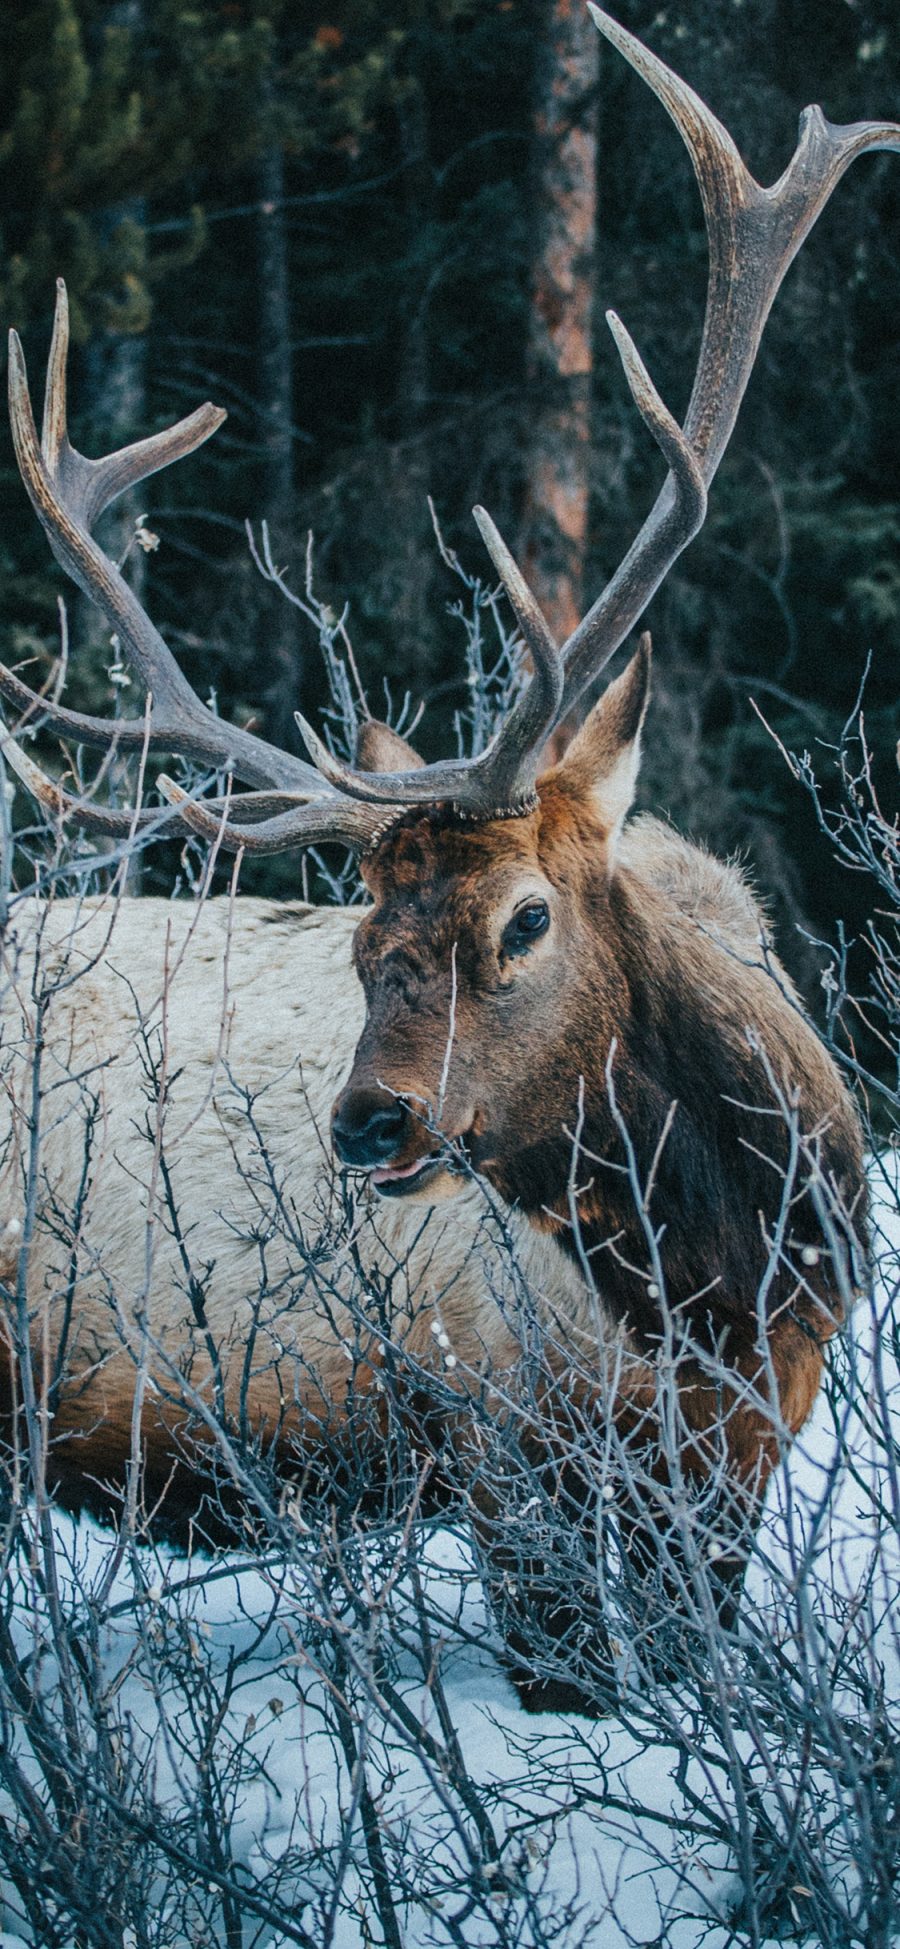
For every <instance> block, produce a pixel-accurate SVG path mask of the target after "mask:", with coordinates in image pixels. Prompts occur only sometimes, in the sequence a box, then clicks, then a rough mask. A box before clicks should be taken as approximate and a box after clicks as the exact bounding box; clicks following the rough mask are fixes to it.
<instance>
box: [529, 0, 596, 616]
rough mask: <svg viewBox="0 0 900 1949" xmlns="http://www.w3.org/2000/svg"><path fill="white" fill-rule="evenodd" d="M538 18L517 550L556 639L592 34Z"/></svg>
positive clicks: (578, 516) (580, 368) (586, 187)
mask: <svg viewBox="0 0 900 1949" xmlns="http://www.w3.org/2000/svg"><path fill="white" fill-rule="evenodd" d="M544 19H545V32H544V35H543V37H542V41H541V46H540V50H539V55H538V70H537V76H536V92H535V123H534V129H535V153H536V176H537V181H536V186H535V209H536V248H535V255H534V260H533V268H532V296H531V325H530V338H529V347H528V380H529V387H528V391H529V400H530V402H531V411H530V415H529V429H528V439H527V447H526V454H525V464H526V498H525V508H524V516H523V536H522V543H523V546H522V555H523V559H524V562H525V566H526V572H527V574H528V577H529V580H530V581H531V583H532V586H533V588H534V591H535V594H536V595H537V598H538V600H539V602H540V603H541V606H542V608H543V609H544V611H545V614H546V615H547V618H548V621H549V622H550V624H551V627H552V628H553V630H554V631H555V632H556V634H557V636H558V637H559V638H560V639H561V640H562V639H564V638H565V637H566V636H567V635H568V634H569V633H570V631H571V630H573V629H574V628H575V625H576V623H578V622H579V621H580V619H581V616H582V614H583V612H584V606H585V605H584V600H583V594H584V592H583V575H584V560H585V552H586V547H587V534H588V491H589V460H590V420H591V372H592V355H591V319H592V310H593V290H594V261H593V260H594V241H595V229H596V209H597V190H596V166H597V133H596V114H597V109H596V97H597V88H596V83H597V66H598V44H599V37H598V34H597V30H596V28H595V27H594V24H593V22H592V20H591V18H590V15H589V13H588V11H587V8H586V7H585V6H584V4H583V0H545V15H544Z"/></svg>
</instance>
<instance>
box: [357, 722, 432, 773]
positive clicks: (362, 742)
mask: <svg viewBox="0 0 900 1949" xmlns="http://www.w3.org/2000/svg"><path fill="white" fill-rule="evenodd" d="M424 763H425V760H424V758H420V757H419V754H418V752H417V751H414V750H413V748H412V745H411V744H407V742H406V739H405V738H401V737H400V735H399V733H398V732H397V731H392V730H391V727H390V725H389V724H382V722H381V720H380V718H377V717H369V718H367V719H366V722H365V724H362V725H360V729H359V735H358V737H357V740H356V769H357V771H418V770H419V768H420V766H421V765H424Z"/></svg>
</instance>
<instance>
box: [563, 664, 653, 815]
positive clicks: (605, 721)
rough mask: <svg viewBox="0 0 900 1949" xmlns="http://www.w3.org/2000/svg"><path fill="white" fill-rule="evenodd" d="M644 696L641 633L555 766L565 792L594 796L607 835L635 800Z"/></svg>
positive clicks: (646, 668)
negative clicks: (626, 661) (628, 658)
mask: <svg viewBox="0 0 900 1949" xmlns="http://www.w3.org/2000/svg"><path fill="white" fill-rule="evenodd" d="M649 696H650V637H649V635H647V634H646V633H645V634H644V635H643V636H642V637H641V640H640V644H639V646H638V649H637V651H636V653H635V655H634V656H633V657H632V659H631V662H630V663H629V664H628V665H627V668H626V669H624V670H623V671H622V675H621V676H620V677H617V678H616V680H615V683H611V684H610V685H609V688H608V689H607V690H605V691H604V693H603V696H602V697H601V698H600V699H599V702H598V703H596V704H595V705H594V708H593V710H592V711H591V712H590V715H589V716H588V717H586V718H585V721H584V723H583V724H582V726H581V729H580V730H579V731H577V732H576V734H575V736H574V738H573V739H572V742H571V744H570V746H569V749H568V751H567V752H566V754H565V756H564V757H563V758H562V760H561V761H560V763H559V764H558V765H557V767H556V774H555V775H556V778H557V780H558V782H559V783H560V784H561V785H563V786H564V787H565V789H566V790H567V791H570V792H573V793H575V794H577V796H578V797H579V798H591V799H592V800H593V803H594V806H595V809H596V810H597V811H598V812H599V814H600V817H601V818H602V820H603V823H604V825H605V826H606V827H607V829H608V831H609V834H610V837H611V838H614V837H615V835H616V834H617V833H618V830H619V827H620V826H621V824H622V821H623V819H624V817H625V814H626V812H627V811H628V809H629V806H630V805H631V802H632V799H633V798H634V793H635V786H636V785H637V775H638V766H639V765H640V761H641V728H642V726H643V722H644V717H645V715H646V711H647V702H648V699H649Z"/></svg>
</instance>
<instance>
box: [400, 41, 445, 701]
mask: <svg viewBox="0 0 900 1949" xmlns="http://www.w3.org/2000/svg"><path fill="white" fill-rule="evenodd" d="M421 37H422V25H421V16H420V21H419V27H418V31H417V33H416V34H415V36H414V40H413V45H412V62H411V73H410V77H409V79H410V82H411V86H410V90H409V93H408V95H406V96H405V97H404V99H403V100H402V102H401V103H400V105H399V108H398V122H399V128H400V143H401V156H402V160H403V177H402V185H403V203H404V212H405V215H406V219H407V224H408V235H409V237H410V240H412V238H413V237H414V235H415V233H416V230H417V229H419V228H421V226H422V225H424V224H427V222H428V220H429V217H430V214H431V209H432V205H433V200H434V184H433V181H432V175H431V169H430V166H429V160H428V107H427V102H426V98H425V81H424V74H423V72H422V60H421V49H422V40H421ZM427 281H428V266H427V264H425V265H424V266H423V267H422V272H421V277H420V278H419V279H417V280H416V281H415V282H414V284H413V286H412V287H411V292H410V297H411V305H412V308H411V310H410V311H409V313H408V315H407V318H406V320H405V329H404V333H403V343H402V346H401V349H400V360H399V367H398V373H397V427H398V435H399V438H398V441H397V445H396V448H395V464H394V467H393V469H392V480H391V498H392V501H393V506H394V517H395V529H394V532H395V536H396V544H395V545H396V546H397V552H398V556H399V560H398V561H397V563H396V574H397V599H396V603H395V605H394V629H395V642H396V647H397V657H398V662H399V665H400V668H401V669H402V670H404V671H409V672H410V674H411V676H412V681H413V686H414V688H415V690H416V691H417V692H419V693H420V694H424V692H425V691H426V689H427V687H428V683H429V680H430V676H431V671H430V668H429V665H430V655H429V650H430V645H431V642H432V632H433V623H432V618H431V613H430V609H431V605H430V593H431V585H432V581H433V578H434V568H435V562H436V554H435V543H434V535H433V532H432V526H431V516H430V514H429V511H428V496H429V494H430V493H433V492H434V489H435V483H434V481H433V479H432V477H431V443H430V440H429V437H428V395H429V388H430V374H429V355H428V289H427Z"/></svg>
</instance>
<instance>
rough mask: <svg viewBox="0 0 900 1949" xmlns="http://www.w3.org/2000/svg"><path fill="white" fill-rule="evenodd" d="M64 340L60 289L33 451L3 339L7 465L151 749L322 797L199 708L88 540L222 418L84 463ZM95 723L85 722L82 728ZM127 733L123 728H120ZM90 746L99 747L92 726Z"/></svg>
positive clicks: (249, 737)
mask: <svg viewBox="0 0 900 1949" xmlns="http://www.w3.org/2000/svg"><path fill="white" fill-rule="evenodd" d="M68 339H69V327H68V305H67V300H66V292H65V286H64V285H63V284H62V282H60V284H59V287H58V291H57V308H56V318H55V324H54V332H53V340H52V344H51V349H50V359H49V365H48V375H47V392H46V397H45V409H44V429H43V431H44V441H43V447H42V446H40V445H39V444H38V438H37V432H36V429H35V424H34V415H33V413H32V408H31V398H30V394H29V390H28V378H27V373H26V369H25V360H24V357H23V354H22V347H21V344H20V342H19V338H18V335H17V334H16V333H15V332H11V333H10V342H9V404H10V419H11V422H12V433H13V442H14V445H15V450H16V458H17V461H18V464H19V470H20V472H21V475H22V479H23V481H24V483H25V486H26V488H27V490H28V494H29V497H30V499H31V502H32V505H33V507H34V509H35V511H36V513H37V515H38V517H39V519H40V521H41V523H42V525H43V527H44V529H45V531H46V534H47V537H48V540H49V542H50V546H51V548H52V550H53V553H54V555H55V556H56V558H57V560H58V561H59V562H60V563H61V564H62V566H63V568H64V569H65V570H66V573H67V574H68V575H70V576H71V577H72V580H73V581H74V582H76V583H77V584H78V587H79V588H81V589H83V590H84V592H85V594H86V595H88V596H89V597H90V598H91V599H92V600H93V601H94V602H96V603H97V604H98V606H99V608H100V609H101V610H102V612H103V614H104V615H105V617H106V619H107V621H108V623H109V625H110V628H111V629H112V630H114V631H115V632H116V634H117V635H118V637H119V641H120V643H121V646H122V650H123V653H124V654H125V656H126V657H127V658H128V661H129V662H130V663H131V665H132V667H133V669H134V670H135V671H136V673H137V675H138V677H139V678H140V681H141V683H142V685H143V687H144V688H145V689H146V690H147V691H149V693H150V695H151V699H152V710H151V727H150V736H151V741H152V743H153V744H154V745H156V747H157V748H159V747H163V748H166V749H169V750H174V751H178V752H181V753H183V754H184V755H186V756H190V757H192V758H195V759H197V760H198V761H199V762H200V763H204V764H209V765H213V766H215V767H217V768H218V767H222V768H227V769H229V770H231V771H233V772H234V773H235V774H236V775H237V776H238V777H240V778H242V779H244V780H246V782H247V783H248V784H251V785H262V786H270V785H274V786H277V787H281V788H282V789H284V790H287V791H290V790H292V789H293V790H297V791H302V792H305V793H310V792H317V793H319V794H320V795H322V796H325V797H330V796H331V793H330V788H329V787H328V786H327V785H326V784H325V783H324V781H323V780H322V779H319V778H317V777H316V774H315V773H314V772H313V771H312V769H311V767H310V766H309V765H307V764H306V763H304V761H303V759H301V758H296V757H294V756H293V754H291V753H289V752H283V751H279V750H278V749H277V748H276V747H275V746H273V745H269V744H267V743H266V742H265V741H264V740H263V739H262V738H257V737H254V736H253V734H252V733H251V732H249V731H244V730H241V729H240V728H238V727H237V726H234V725H228V724H225V723H224V722H223V721H222V720H221V719H220V718H217V717H216V716H215V714H214V712H212V711H211V710H208V709H207V707H206V705H204V704H202V703H201V702H200V699H199V698H198V697H197V696H196V694H195V692H194V691H193V690H192V689H191V686H190V684H189V683H188V681H187V679H186V678H185V677H184V676H183V675H182V672H181V671H180V669H179V667H178V665H177V663H176V661H175V658H174V657H173V655H172V653H171V651H170V650H169V648H168V646H167V644H166V643H165V642H164V641H163V638H162V636H161V635H160V633H159V631H158V630H157V629H156V627H155V625H154V624H153V623H152V622H151V621H150V618H149V616H147V615H146V613H145V611H144V610H143V609H142V608H141V605H140V603H139V602H138V600H137V597H136V596H135V594H134V591H133V590H132V589H131V588H130V587H129V585H128V583H127V582H126V581H125V579H124V577H123V576H122V575H121V574H120V572H119V570H118V569H117V568H116V567H115V566H114V564H113V563H112V562H111V561H109V559H108V557H107V556H106V555H104V553H103V551H102V549H100V548H99V547H98V546H97V543H96V542H95V541H94V540H93V537H92V535H91V526H92V523H93V522H94V521H95V520H96V519H97V518H98V516H99V515H100V514H101V513H102V511H103V509H104V508H105V507H108V506H109V504H110V502H111V501H112V500H114V499H115V497H116V495H118V494H121V493H123V492H124V491H125V489H126V488H128V487H131V486H133V485H134V484H135V483H136V482H137V481H139V480H142V479H144V478H145V477H146V476H147V475H148V474H150V473H154V472H155V471H157V470H158V469H159V468H160V467H164V466H168V465H169V464H170V462H172V461H174V460H177V459H180V458H181V457H182V455H183V454H186V453H189V452H191V451H192V450H193V448H194V447H196V446H197V445H198V444H199V443H200V442H201V441H202V440H205V439H207V438H208V437H209V435H210V433H212V432H214V431H215V429H216V427H217V426H219V425H220V424H221V421H222V419H223V418H224V415H223V414H222V413H221V412H220V411H219V409H218V408H216V407H213V406H203V407H200V408H199V409H198V411H197V412H196V413H192V414H191V415H190V416H189V418H188V419H186V420H182V421H180V422H179V423H178V424H177V425H176V426H174V427H169V428H168V429H166V431H165V432H162V433H158V434H154V435H153V436H151V438H150V439H149V440H141V441H138V442H137V443H136V444H135V445H134V446H131V447H125V448H123V449H122V450H121V452H119V453H114V454H109V455H106V456H105V457H104V458H103V459H100V460H87V459H86V458H85V456H84V455H83V454H79V453H77V452H76V451H75V449H74V447H72V446H71V444H70V442H69V438H68V434H67V430H66V360H67V353H68ZM96 724H97V720H94V723H93V727H92V728H95V727H96ZM73 728H75V729H76V730H77V729H78V727H77V726H76V727H73ZM133 728H134V726H133V725H132V726H129V731H130V730H132V729H133ZM115 735H116V726H115V725H114V724H112V723H111V724H110V726H109V735H108V739H107V742H111V741H112V739H113V737H114V736H115ZM127 735H128V733H127V732H126V737H127ZM91 741H92V742H99V741H100V736H99V732H97V731H96V729H95V735H94V736H93V738H92V740H91Z"/></svg>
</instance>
